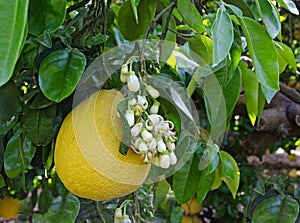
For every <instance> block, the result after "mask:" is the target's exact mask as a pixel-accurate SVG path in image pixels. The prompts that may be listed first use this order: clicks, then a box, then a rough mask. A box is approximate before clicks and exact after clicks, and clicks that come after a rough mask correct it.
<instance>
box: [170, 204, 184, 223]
mask: <svg viewBox="0 0 300 223" xmlns="http://www.w3.org/2000/svg"><path fill="white" fill-rule="evenodd" d="M182 216H183V210H182V208H181V207H179V206H175V207H174V208H172V212H171V222H172V223H181V222H182Z"/></svg>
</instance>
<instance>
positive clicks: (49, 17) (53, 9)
mask: <svg viewBox="0 0 300 223" xmlns="http://www.w3.org/2000/svg"><path fill="white" fill-rule="evenodd" d="M66 2H67V1H66V0H30V1H29V11H28V29H29V30H28V31H29V32H30V33H31V34H33V35H35V36H43V35H44V34H45V33H46V32H48V33H52V32H54V31H56V30H57V29H58V28H59V26H60V25H62V23H63V21H64V20H65V16H66Z"/></svg>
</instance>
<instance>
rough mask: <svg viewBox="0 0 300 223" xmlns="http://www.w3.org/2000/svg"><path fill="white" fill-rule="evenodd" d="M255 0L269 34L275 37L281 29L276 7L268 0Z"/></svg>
mask: <svg viewBox="0 0 300 223" xmlns="http://www.w3.org/2000/svg"><path fill="white" fill-rule="evenodd" d="M255 2H256V5H257V7H258V10H259V14H260V16H261V18H262V20H263V22H264V24H265V27H266V29H267V31H268V33H269V35H270V36H271V38H272V39H274V38H276V37H277V36H278V34H279V33H280V29H281V24H280V19H279V14H278V13H277V9H276V8H275V6H274V5H273V4H272V3H270V2H269V1H268V0H256V1H255Z"/></svg>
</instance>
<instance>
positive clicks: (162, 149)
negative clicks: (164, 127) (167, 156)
mask: <svg viewBox="0 0 300 223" xmlns="http://www.w3.org/2000/svg"><path fill="white" fill-rule="evenodd" d="M156 142H157V150H158V152H160V153H163V152H165V151H166V150H167V147H166V144H165V143H164V141H163V140H162V138H161V137H157V138H156Z"/></svg>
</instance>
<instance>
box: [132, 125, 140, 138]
mask: <svg viewBox="0 0 300 223" xmlns="http://www.w3.org/2000/svg"><path fill="white" fill-rule="evenodd" d="M142 128H143V123H141V122H139V123H137V124H135V125H134V126H133V127H132V128H131V135H132V136H133V137H137V136H138V135H139V134H140V132H141V130H142Z"/></svg>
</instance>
